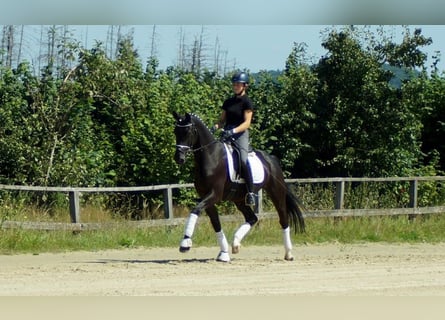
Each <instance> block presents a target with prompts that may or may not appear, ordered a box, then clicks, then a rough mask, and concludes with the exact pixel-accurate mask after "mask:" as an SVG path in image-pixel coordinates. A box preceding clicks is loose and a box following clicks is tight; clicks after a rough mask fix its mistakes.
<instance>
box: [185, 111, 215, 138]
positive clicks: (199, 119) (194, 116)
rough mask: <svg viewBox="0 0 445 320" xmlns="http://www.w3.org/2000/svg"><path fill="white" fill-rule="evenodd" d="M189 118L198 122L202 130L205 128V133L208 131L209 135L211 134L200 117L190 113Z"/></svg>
mask: <svg viewBox="0 0 445 320" xmlns="http://www.w3.org/2000/svg"><path fill="white" fill-rule="evenodd" d="M190 117H191V118H192V119H194V120H196V121H198V122H199V123H201V125H202V126H203V127H204V128H206V129H207V131H208V132H209V133H211V132H210V129H209V127H207V125H206V124H205V122H204V120H202V119H201V117H200V116H198V115H197V114H195V113H190Z"/></svg>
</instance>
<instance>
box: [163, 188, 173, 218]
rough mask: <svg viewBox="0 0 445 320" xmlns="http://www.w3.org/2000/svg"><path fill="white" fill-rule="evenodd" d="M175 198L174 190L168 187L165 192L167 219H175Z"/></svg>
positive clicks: (165, 215)
mask: <svg viewBox="0 0 445 320" xmlns="http://www.w3.org/2000/svg"><path fill="white" fill-rule="evenodd" d="M172 198H173V196H172V188H171V187H167V189H165V190H164V204H165V205H164V218H165V219H173V199H172Z"/></svg>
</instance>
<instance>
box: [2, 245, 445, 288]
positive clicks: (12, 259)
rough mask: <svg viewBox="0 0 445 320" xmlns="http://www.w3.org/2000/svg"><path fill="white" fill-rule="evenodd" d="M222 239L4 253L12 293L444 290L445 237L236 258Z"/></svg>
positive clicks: (5, 284) (251, 251) (5, 281)
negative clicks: (224, 259) (225, 253)
mask: <svg viewBox="0 0 445 320" xmlns="http://www.w3.org/2000/svg"><path fill="white" fill-rule="evenodd" d="M217 250H218V249H217V247H216V246H215V247H211V248H207V247H194V248H192V250H191V251H190V252H188V253H185V254H181V253H179V251H178V249H177V248H154V249H146V248H136V249H125V250H110V251H98V252H68V253H60V254H39V255H32V254H26V255H13V256H5V255H3V256H0V295H3V296H4V295H9V296H22V295H28V296H29V295H31V296H36V295H40V296H56V295H57V296H66V295H70V296H77V295H83V296H84V295H100V296H108V295H124V296H127V295H138V296H139V295H144V296H244V295H309V296H310V295H335V296H339V295H340V296H350V295H359V296H361V295H373V296H375V295H391V296H393V295H394V296H424V295H436V296H437V295H440V296H445V244H415V245H410V244H357V245H343V244H326V245H307V246H295V247H294V249H293V252H294V256H295V258H296V259H295V261H292V262H287V261H284V260H283V256H284V250H283V248H282V247H281V246H271V247H256V246H244V247H242V248H241V251H240V253H239V254H237V255H232V261H231V262H230V263H220V262H216V261H215V257H216V255H217Z"/></svg>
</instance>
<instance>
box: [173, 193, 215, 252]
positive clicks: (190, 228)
mask: <svg viewBox="0 0 445 320" xmlns="http://www.w3.org/2000/svg"><path fill="white" fill-rule="evenodd" d="M215 201H216V197H215V196H214V193H213V192H211V193H210V194H208V195H207V196H206V197H205V198H204V199H203V200H201V201H200V202H199V203H198V204H197V205H196V207H194V208H193V210H192V211H191V212H190V215H189V217H188V219H187V222H186V223H185V227H184V237H183V238H182V240H181V243H180V245H179V251H180V252H187V251H189V250H190V248H191V247H192V236H193V233H194V232H195V226H196V222H197V221H198V218H199V215H200V213H201V211H202V210H205V209H206V208H207V207H208V206H213V205H214V204H215Z"/></svg>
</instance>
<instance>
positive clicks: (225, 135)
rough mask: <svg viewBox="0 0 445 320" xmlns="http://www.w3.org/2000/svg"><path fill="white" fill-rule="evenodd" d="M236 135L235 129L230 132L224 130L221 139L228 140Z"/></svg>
mask: <svg viewBox="0 0 445 320" xmlns="http://www.w3.org/2000/svg"><path fill="white" fill-rule="evenodd" d="M234 134H235V131H234V130H233V129H230V130H224V131H223V132H222V134H221V138H222V139H223V140H227V139H229V138H230V137H231V136H233V135H234Z"/></svg>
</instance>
